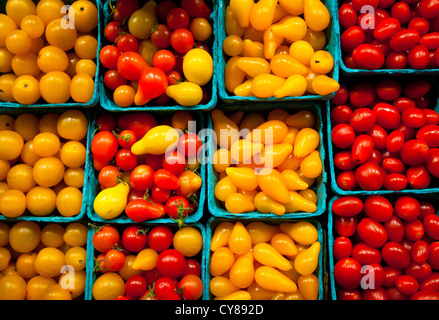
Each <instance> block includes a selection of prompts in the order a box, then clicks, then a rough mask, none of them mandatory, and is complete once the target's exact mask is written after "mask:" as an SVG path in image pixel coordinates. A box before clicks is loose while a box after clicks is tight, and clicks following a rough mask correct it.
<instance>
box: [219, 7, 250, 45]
mask: <svg viewBox="0 0 439 320" xmlns="http://www.w3.org/2000/svg"><path fill="white" fill-rule="evenodd" d="M224 25H225V30H226V34H227V35H228V36H229V35H237V36H238V37H241V36H242V35H243V34H244V30H245V28H244V27H241V25H240V24H239V22H238V19H237V18H236V16H235V15H234V14H233V11H232V8H231V7H230V5H228V6H227V7H226V12H225V15H224Z"/></svg>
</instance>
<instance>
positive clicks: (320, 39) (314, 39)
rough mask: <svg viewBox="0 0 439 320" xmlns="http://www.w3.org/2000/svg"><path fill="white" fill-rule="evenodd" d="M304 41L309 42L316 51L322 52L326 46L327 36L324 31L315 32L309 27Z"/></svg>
mask: <svg viewBox="0 0 439 320" xmlns="http://www.w3.org/2000/svg"><path fill="white" fill-rule="evenodd" d="M303 40H304V41H306V42H308V43H309V44H310V45H311V46H312V47H313V49H314V51H318V50H322V49H323V48H324V47H325V46H326V34H325V32H324V31H314V30H311V29H310V28H309V27H308V31H307V32H306V35H305V38H303Z"/></svg>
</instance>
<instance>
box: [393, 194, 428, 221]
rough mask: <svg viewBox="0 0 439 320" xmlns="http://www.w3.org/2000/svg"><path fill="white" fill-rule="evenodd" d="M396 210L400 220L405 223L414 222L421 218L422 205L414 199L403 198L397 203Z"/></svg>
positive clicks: (409, 197)
mask: <svg viewBox="0 0 439 320" xmlns="http://www.w3.org/2000/svg"><path fill="white" fill-rule="evenodd" d="M394 209H395V214H396V215H397V216H398V217H399V218H401V219H403V220H405V221H413V220H415V219H416V218H417V217H418V216H419V214H420V212H421V205H420V203H419V201H418V200H417V199H415V198H414V197H411V196H402V197H399V198H398V199H397V200H396V201H395V204H394Z"/></svg>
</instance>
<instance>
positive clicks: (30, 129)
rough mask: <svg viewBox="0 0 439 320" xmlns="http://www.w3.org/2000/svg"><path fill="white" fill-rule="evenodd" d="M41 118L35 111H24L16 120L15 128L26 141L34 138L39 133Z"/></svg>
mask: <svg viewBox="0 0 439 320" xmlns="http://www.w3.org/2000/svg"><path fill="white" fill-rule="evenodd" d="M39 121H40V119H39V118H38V117H37V116H36V115H35V114H33V113H22V114H20V115H19V116H18V117H17V118H16V119H15V122H14V130H15V131H16V132H17V133H19V134H20V135H21V136H22V137H23V139H24V141H29V140H32V139H33V138H34V137H35V136H36V135H37V134H38V124H39Z"/></svg>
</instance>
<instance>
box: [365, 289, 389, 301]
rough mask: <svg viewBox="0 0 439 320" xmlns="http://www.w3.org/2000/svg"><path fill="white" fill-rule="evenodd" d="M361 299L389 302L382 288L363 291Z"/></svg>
mask: <svg viewBox="0 0 439 320" xmlns="http://www.w3.org/2000/svg"><path fill="white" fill-rule="evenodd" d="M361 297H362V300H389V298H388V297H387V292H386V290H385V289H384V288H383V287H378V288H375V289H366V290H363V292H362V293H361Z"/></svg>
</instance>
